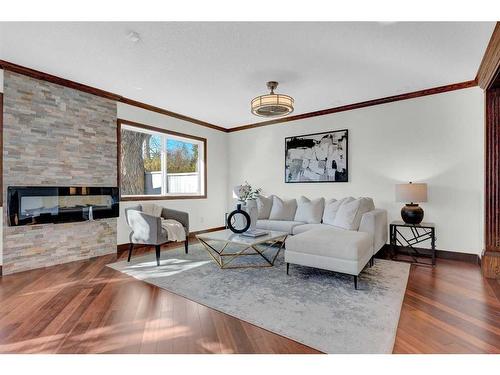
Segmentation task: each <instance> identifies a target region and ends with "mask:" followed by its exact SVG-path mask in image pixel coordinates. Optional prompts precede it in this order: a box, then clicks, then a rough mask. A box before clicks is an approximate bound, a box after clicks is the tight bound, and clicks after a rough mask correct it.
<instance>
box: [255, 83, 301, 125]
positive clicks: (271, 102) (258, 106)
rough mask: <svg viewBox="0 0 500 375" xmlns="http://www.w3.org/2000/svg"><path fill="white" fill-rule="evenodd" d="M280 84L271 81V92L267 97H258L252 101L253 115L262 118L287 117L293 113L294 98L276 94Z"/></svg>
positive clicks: (269, 84)
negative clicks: (275, 91)
mask: <svg viewBox="0 0 500 375" xmlns="http://www.w3.org/2000/svg"><path fill="white" fill-rule="evenodd" d="M276 87H278V82H275V81H270V82H268V83H267V88H268V89H269V90H271V92H270V93H269V94H267V95H261V96H257V97H256V98H254V99H253V100H252V113H253V114H254V115H256V116H261V117H277V116H285V115H288V114H290V113H292V112H293V102H294V100H293V98H292V97H291V96H288V95H283V94H275V93H274V90H275V89H276Z"/></svg>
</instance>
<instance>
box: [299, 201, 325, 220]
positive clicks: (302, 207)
mask: <svg viewBox="0 0 500 375" xmlns="http://www.w3.org/2000/svg"><path fill="white" fill-rule="evenodd" d="M324 208H325V198H318V199H314V200H310V199H307V198H306V197H304V196H302V197H300V198H299V200H298V201H297V212H296V213H295V221H303V222H306V223H307V224H319V223H321V216H322V215H323V209H324Z"/></svg>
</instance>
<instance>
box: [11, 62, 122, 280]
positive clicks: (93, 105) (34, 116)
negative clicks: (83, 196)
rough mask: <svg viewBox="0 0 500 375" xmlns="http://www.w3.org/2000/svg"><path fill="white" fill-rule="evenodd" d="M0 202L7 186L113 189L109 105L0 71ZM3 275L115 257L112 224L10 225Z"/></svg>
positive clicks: (112, 132)
mask: <svg viewBox="0 0 500 375" xmlns="http://www.w3.org/2000/svg"><path fill="white" fill-rule="evenodd" d="M3 111H4V129H3V137H4V138H3V142H4V148H3V192H2V193H3V197H4V202H5V203H6V191H7V187H8V186H14V185H33V186H116V185H117V143H116V142H117V135H116V102H114V101H112V100H108V99H104V98H100V97H97V96H94V95H91V94H87V93H84V92H81V91H77V90H73V89H70V88H66V87H63V86H59V85H56V84H52V83H49V82H45V81H39V80H36V79H33V78H29V77H26V76H23V75H19V74H15V73H11V72H8V71H5V72H4V107H3ZM5 212H6V210H4V217H3V219H4V220H3V223H4V224H3V274H4V275H6V274H10V273H14V272H19V271H24V270H29V269H34V268H39V267H46V266H50V265H55V264H60V263H66V262H70V261H74V260H80V259H86V258H91V257H94V256H99V255H104V254H110V253H114V252H116V222H117V220H116V218H113V219H103V220H96V221H92V222H79V223H67V224H44V225H34V226H19V227H9V226H8V223H7V220H6V213H5Z"/></svg>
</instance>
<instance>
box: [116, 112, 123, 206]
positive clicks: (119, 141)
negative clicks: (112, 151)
mask: <svg viewBox="0 0 500 375" xmlns="http://www.w3.org/2000/svg"><path fill="white" fill-rule="evenodd" d="M121 164H122V132H121V129H120V120H119V119H117V120H116V186H118V189H121V188H120V186H121V185H120V171H121ZM119 195H120V196H121V191H120V192H119Z"/></svg>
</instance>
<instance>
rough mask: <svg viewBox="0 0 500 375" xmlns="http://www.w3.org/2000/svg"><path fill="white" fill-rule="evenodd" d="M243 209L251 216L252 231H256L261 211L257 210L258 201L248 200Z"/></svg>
mask: <svg viewBox="0 0 500 375" xmlns="http://www.w3.org/2000/svg"><path fill="white" fill-rule="evenodd" d="M243 209H244V210H245V211H246V213H247V214H248V215H249V216H250V229H249V230H255V227H256V225H257V219H258V218H259V209H258V208H257V200H256V199H248V200H247V201H246V203H245V205H244V206H243Z"/></svg>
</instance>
